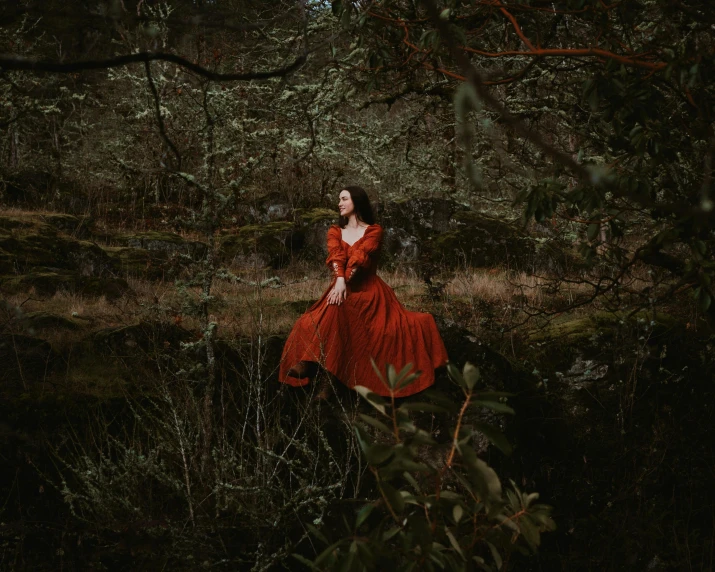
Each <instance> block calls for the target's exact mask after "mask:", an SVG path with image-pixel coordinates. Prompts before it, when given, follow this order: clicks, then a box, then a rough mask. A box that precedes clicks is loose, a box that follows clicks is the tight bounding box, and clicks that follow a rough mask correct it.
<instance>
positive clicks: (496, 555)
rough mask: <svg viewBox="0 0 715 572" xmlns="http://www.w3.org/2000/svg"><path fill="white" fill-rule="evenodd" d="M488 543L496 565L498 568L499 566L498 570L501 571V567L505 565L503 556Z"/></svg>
mask: <svg viewBox="0 0 715 572" xmlns="http://www.w3.org/2000/svg"><path fill="white" fill-rule="evenodd" d="M486 543H487V546H488V547H489V551H490V552H491V553H492V558H493V559H494V564H496V566H497V570H501V567H502V565H503V564H504V561H503V560H502V557H501V554H499V551H498V550H497V547H496V546H494V545H493V544H492V543H491V542H489V541H488V540H487V541H486Z"/></svg>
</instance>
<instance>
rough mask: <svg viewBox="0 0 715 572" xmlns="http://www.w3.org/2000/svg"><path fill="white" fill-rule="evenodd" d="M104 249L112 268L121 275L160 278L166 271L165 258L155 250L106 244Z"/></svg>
mask: <svg viewBox="0 0 715 572" xmlns="http://www.w3.org/2000/svg"><path fill="white" fill-rule="evenodd" d="M104 251H105V252H106V253H107V255H108V256H109V259H110V261H111V265H112V269H113V270H114V271H115V272H117V273H119V274H122V275H125V274H128V275H129V276H143V277H145V278H150V279H156V278H162V277H163V276H164V275H165V273H166V272H167V271H168V266H169V265H168V264H167V258H166V257H164V256H159V255H158V254H159V253H157V252H156V251H155V252H150V251H148V250H146V249H145V248H131V247H128V246H106V247H104Z"/></svg>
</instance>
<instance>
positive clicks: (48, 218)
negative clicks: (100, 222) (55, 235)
mask: <svg viewBox="0 0 715 572" xmlns="http://www.w3.org/2000/svg"><path fill="white" fill-rule="evenodd" d="M38 218H39V219H40V220H42V221H43V222H46V223H47V224H49V225H50V226H53V227H55V228H56V229H57V230H59V231H61V232H64V233H65V234H68V235H70V236H74V237H78V238H88V237H89V236H90V235H91V234H92V225H93V220H92V217H90V216H87V215H81V216H75V215H71V214H66V213H45V214H40V215H38Z"/></svg>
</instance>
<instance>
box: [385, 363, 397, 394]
mask: <svg viewBox="0 0 715 572" xmlns="http://www.w3.org/2000/svg"><path fill="white" fill-rule="evenodd" d="M387 383H388V385H389V386H390V388H392V389H395V385H397V372H396V371H395V366H394V365H392V364H391V363H388V364H387Z"/></svg>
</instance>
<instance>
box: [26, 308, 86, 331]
mask: <svg viewBox="0 0 715 572" xmlns="http://www.w3.org/2000/svg"><path fill="white" fill-rule="evenodd" d="M17 325H18V327H19V328H21V329H22V330H24V331H25V332H27V333H30V334H34V332H35V331H36V330H45V329H52V330H70V331H74V330H80V329H82V327H83V324H82V323H80V322H79V321H78V320H73V319H70V318H66V317H64V316H60V315H58V314H52V313H50V312H28V313H27V314H24V315H22V317H21V318H20V319H19V320H18V321H17Z"/></svg>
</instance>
